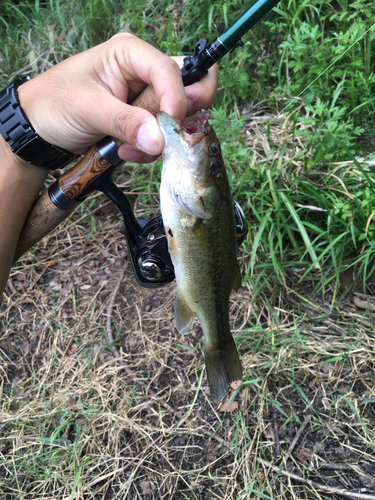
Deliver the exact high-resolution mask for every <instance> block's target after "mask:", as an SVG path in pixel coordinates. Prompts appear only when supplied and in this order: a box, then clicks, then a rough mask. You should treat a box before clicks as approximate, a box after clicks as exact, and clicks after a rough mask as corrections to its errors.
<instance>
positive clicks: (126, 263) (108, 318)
mask: <svg viewBox="0 0 375 500" xmlns="http://www.w3.org/2000/svg"><path fill="white" fill-rule="evenodd" d="M127 268H128V261H127V260H125V264H124V267H123V269H122V272H121V274H120V277H119V279H118V281H117V284H116V286H115V289H114V290H113V293H112V297H111V301H110V303H109V306H108V316H107V336H108V340H109V344H110V345H111V349H112V352H113V354H114V355H115V357H116V358H117V359H118V360H121V356H120V353H119V352H118V350H117V347H116V346H115V345H114V340H113V335H112V325H111V323H112V311H113V306H114V303H115V299H116V295H117V292H118V291H119V289H120V286H121V283H122V282H123V280H124V276H125V271H126V269H127Z"/></svg>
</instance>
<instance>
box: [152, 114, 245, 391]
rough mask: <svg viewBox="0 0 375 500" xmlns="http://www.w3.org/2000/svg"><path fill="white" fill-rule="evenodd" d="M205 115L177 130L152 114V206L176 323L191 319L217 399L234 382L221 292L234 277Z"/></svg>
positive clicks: (223, 180) (229, 229)
mask: <svg viewBox="0 0 375 500" xmlns="http://www.w3.org/2000/svg"><path fill="white" fill-rule="evenodd" d="M208 119H209V113H208V112H207V111H204V110H202V111H200V112H198V113H197V114H195V115H194V116H192V117H189V118H188V119H186V120H185V122H184V124H183V126H182V127H180V126H179V125H178V123H177V122H176V121H175V120H173V118H171V117H170V116H169V115H168V114H166V113H163V112H161V113H159V114H158V116H157V120H158V123H159V125H160V128H161V130H162V132H163V135H164V138H165V147H164V151H163V170H162V181H161V186H160V207H161V213H162V218H163V223H164V227H165V234H166V237H167V240H168V248H169V253H170V255H171V259H172V262H173V265H174V268H175V274H176V282H177V292H176V300H175V309H174V314H175V323H176V328H177V330H178V331H179V332H180V333H182V334H186V333H188V332H189V331H190V330H191V329H192V327H193V323H194V319H195V316H196V315H197V316H198V319H199V321H200V323H201V325H202V329H203V333H204V340H205V361H206V370H207V377H208V382H209V384H210V389H211V394H212V395H213V396H214V398H216V399H221V398H222V397H223V396H225V395H226V393H227V392H228V389H229V387H230V384H231V382H234V381H236V380H241V379H242V369H241V363H240V360H239V357H238V353H237V349H236V346H235V343H234V340H233V338H232V335H231V332H230V326H229V295H230V292H231V290H232V289H237V288H239V287H240V285H241V276H240V270H239V266H238V262H237V256H236V229H235V216H234V209H233V201H232V196H231V192H230V186H229V182H228V178H227V174H226V171H225V167H224V162H223V158H222V155H221V150H220V144H219V141H218V139H217V137H216V135H215V132H214V131H213V129H212V128H211V126H210V125H209V124H208Z"/></svg>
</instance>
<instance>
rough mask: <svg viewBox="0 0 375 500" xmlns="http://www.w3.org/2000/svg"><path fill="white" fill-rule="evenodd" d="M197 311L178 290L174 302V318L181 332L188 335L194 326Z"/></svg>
mask: <svg viewBox="0 0 375 500" xmlns="http://www.w3.org/2000/svg"><path fill="white" fill-rule="evenodd" d="M194 318H195V313H194V312H193V311H192V310H191V309H190V307H189V306H188V304H187V302H186V300H185V298H184V297H183V295H182V294H181V293H180V292H179V291H178V290H177V294H176V301H175V303H174V320H175V323H176V328H177V330H178V331H179V333H182V334H183V335H186V334H187V333H189V332H190V331H191V330H192V328H193V323H194Z"/></svg>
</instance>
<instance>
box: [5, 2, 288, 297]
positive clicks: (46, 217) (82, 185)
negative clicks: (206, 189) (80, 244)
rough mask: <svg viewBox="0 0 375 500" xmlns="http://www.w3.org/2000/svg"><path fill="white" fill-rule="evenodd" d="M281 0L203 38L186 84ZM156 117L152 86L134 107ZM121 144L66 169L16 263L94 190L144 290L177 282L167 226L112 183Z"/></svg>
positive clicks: (240, 227)
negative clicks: (108, 208) (119, 222)
mask: <svg viewBox="0 0 375 500" xmlns="http://www.w3.org/2000/svg"><path fill="white" fill-rule="evenodd" d="M278 1H279V0H258V1H256V2H255V3H254V4H253V5H252V6H251V7H250V8H248V9H247V10H246V11H245V12H244V13H243V14H242V15H241V16H240V17H239V18H238V19H237V20H236V21H235V22H234V23H233V24H231V25H230V26H229V27H228V28H227V29H226V30H225V31H224V32H223V33H222V34H221V35H219V36H217V37H216V38H215V39H214V40H213V42H211V43H208V42H207V41H206V40H199V41H198V42H197V43H196V44H195V48H194V53H193V55H192V56H187V57H185V59H184V65H183V68H182V69H181V75H182V81H183V83H184V86H188V85H191V84H193V83H194V82H197V81H199V79H200V78H201V77H202V76H203V75H205V74H207V73H208V70H209V68H210V67H211V66H213V65H214V64H215V63H216V62H218V61H219V60H220V59H221V58H222V57H224V56H225V55H226V54H228V53H229V52H231V51H232V50H234V49H235V48H236V47H239V46H241V45H242V42H241V38H242V36H243V35H244V34H245V33H246V32H247V31H249V30H250V29H251V28H252V27H253V26H254V25H255V24H256V23H257V22H258V21H259V20H260V19H262V17H264V16H265V14H266V13H267V12H269V11H270V10H271V9H272V8H273V7H275V5H276V4H277V3H278ZM131 104H132V105H133V106H138V107H140V108H143V109H146V110H147V111H149V112H150V113H151V114H153V115H154V116H156V114H157V113H158V112H159V111H160V109H159V105H160V103H159V100H158V98H157V96H156V93H155V91H154V89H153V87H151V86H148V87H147V88H146V89H145V90H144V91H143V92H142V94H140V95H139V96H138V97H137V98H136V99H135V100H134V101H133V102H132V103H131ZM121 144H122V141H120V140H118V139H113V138H112V137H110V136H107V137H104V139H102V140H101V141H99V142H98V143H97V144H95V145H94V146H91V148H90V149H89V150H88V152H87V153H86V154H85V155H84V156H83V157H82V158H81V159H80V161H78V163H77V164H76V165H75V166H74V167H72V168H71V169H69V170H68V171H66V172H65V173H64V174H63V175H62V176H61V177H60V178H59V179H58V180H57V181H56V182H55V183H54V184H53V185H52V186H51V187H50V188H49V189H48V190H46V191H44V192H43V193H42V194H41V195H40V196H39V198H37V200H36V201H35V203H34V205H33V206H32V208H31V210H30V212H29V214H28V217H27V219H26V221H25V224H24V226H23V229H22V231H21V234H20V238H19V241H18V244H17V248H16V252H15V259H14V262H16V261H17V260H18V259H19V258H20V257H21V255H23V254H24V253H25V252H27V251H28V250H29V249H30V248H31V247H32V246H33V245H35V244H36V243H37V242H38V241H40V240H41V239H42V238H44V236H46V235H47V234H48V233H50V232H51V231H52V230H53V229H55V228H56V227H57V226H58V225H59V224H60V223H61V222H63V221H64V220H65V219H66V218H67V217H68V216H69V214H70V213H71V212H72V211H73V210H74V209H75V208H76V207H78V206H79V205H80V204H81V203H82V202H83V201H84V200H85V198H86V197H87V196H88V194H89V193H91V192H92V191H101V192H103V193H104V194H105V195H106V196H107V197H108V198H109V199H111V200H112V201H113V202H114V203H115V204H116V206H117V207H118V209H119V210H120V212H121V214H122V216H123V218H124V226H123V233H124V236H125V238H126V242H127V246H128V251H129V256H130V259H131V263H132V267H133V271H134V275H135V277H136V280H137V282H138V283H139V284H140V285H141V286H146V287H155V286H160V285H163V284H165V283H169V282H171V281H173V279H174V272H173V265H172V263H171V261H170V257H169V252H168V248H167V243H166V238H165V234H164V228H163V224H162V220H161V218H160V217H157V218H155V219H152V220H151V221H137V219H136V218H135V216H134V213H133V211H132V208H131V205H130V203H129V200H128V199H127V197H126V196H125V195H124V193H123V192H122V191H121V189H119V188H118V187H117V186H116V184H115V183H114V181H113V180H112V174H113V172H114V171H115V169H116V167H118V166H119V165H121V164H123V163H124V160H122V159H121V158H119V156H118V154H117V152H118V148H119V146H120V145H121ZM234 207H235V216H236V229H237V235H238V244H239V243H240V242H241V239H243V237H244V232H245V231H246V229H245V228H246V221H245V219H244V215H243V212H242V210H241V208H240V207H239V205H238V204H237V203H236V202H234Z"/></svg>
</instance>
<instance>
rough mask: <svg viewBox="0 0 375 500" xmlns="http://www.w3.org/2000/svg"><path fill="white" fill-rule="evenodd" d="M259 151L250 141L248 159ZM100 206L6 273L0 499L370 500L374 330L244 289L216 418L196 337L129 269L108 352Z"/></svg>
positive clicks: (108, 276)
mask: <svg viewBox="0 0 375 500" xmlns="http://www.w3.org/2000/svg"><path fill="white" fill-rule="evenodd" d="M252 122H254V120H252ZM281 125H282V122H280V121H279V122H275V124H274V129H275V130H274V132H275V137H278V138H279V139H280V140H279V139H277V140H278V141H279V142H280V144H282V142H283V140H286V139H287V140H289V139H288V137H290V136H288V133H289V132H288V129H287V128H286V129H282V128H281ZM251 127H252V129H253V128H254V127H255V125H254V123H251ZM283 134H284V136H283ZM247 136H248V140H249V142H250V143H251V141H250V139H249V137H251V136H252V133H249V134H247ZM266 140H267V137H266V136H265V135H264V136H262V135H261V133H260V132H259V134H257V135H256V141H257V142H256V143H255V140H254V141H253V143H252V145H253V151H254V152H255V153H256V154H257V155H258V158H257V159H256V162H261V161H262V160H263V159H265V158H266V157H267V154H266V153H264V151H266V149H267V144H266V142H265V141H266ZM275 141H276V139H275ZM258 150H259V151H263V153H260V152H259V154H258V153H257V151H258ZM260 156H262V158H261V157H260ZM274 161H276V158H275V159H274ZM257 164H258V163H257ZM259 167H261V163H260V164H259ZM124 179H125V180H124ZM131 183H132V179H131V176H125V177H124V178H123V180H122V186H123V187H124V188H125V189H128V188H130V187H131ZM101 203H102V204H103V205H104V204H105V203H106V202H105V200H104V199H102V198H100V197H99V198H98V199H97V200H96V201H95V202H94V205H93V206H92V207H91V208H85V209H84V213H80V212H76V214H75V215H74V216H73V217H72V218H71V219H70V220H69V221H67V222H66V223H65V225H64V227H60V228H59V229H58V230H57V231H56V232H55V233H54V234H53V235H51V236H50V237H49V238H47V239H45V241H43V242H41V243H40V244H39V246H38V247H37V248H36V249H35V251H34V253H33V254H29V255H28V256H26V257H24V258H23V259H22V260H21V261H20V262H19V263H18V264H17V266H15V267H14V268H13V271H12V274H11V277H10V280H9V284H8V287H7V290H6V293H5V296H4V299H5V300H4V304H3V307H2V310H1V315H0V321H1V322H2V328H1V332H0V391H1V407H0V493H1V495H2V498H6V499H9V500H10V499H20V498H22V499H25V500H26V499H27V500H29V499H30V500H34V499H35V500H36V499H44V500H47V499H51V500H52V499H53V500H63V499H64V500H65V499H66V500H68V499H71V498H72V499H84V500H87V499H95V500H99V499H103V500H104V499H105V500H110V499H129V500H132V499H141V498H142V499H177V500H179V499H181V500H182V499H202V500H208V499H210V500H212V499H223V498H226V499H230V500H232V499H233V500H235V499H238V500H240V499H258V498H271V499H275V500H276V499H277V500H279V499H281V500H289V499H323V498H324V499H333V498H341V497H342V495H339V496H337V495H336V494H335V493H333V492H334V491H337V490H340V489H341V490H345V491H351V492H352V496H351V497H350V498H361V497H360V496H358V495H359V494H360V495H365V496H363V497H362V498H366V495H367V498H369V499H370V498H375V496H374V495H375V494H374V491H375V434H374V428H375V425H374V424H375V390H374V387H375V376H374V369H375V362H374V359H375V358H374V348H375V335H374V328H373V322H372V318H371V317H370V316H368V315H367V316H366V315H364V314H363V311H362V312H361V311H360V310H358V309H357V308H355V306H353V305H352V304H351V303H346V305H345V307H344V306H343V307H342V309H341V310H340V311H339V312H338V311H337V310H336V311H335V312H334V313H333V312H332V311H331V310H330V308H329V304H328V305H327V304H326V303H324V301H321V302H318V300H317V299H316V300H315V302H314V304H315V307H316V309H315V310H313V311H312V312H311V309H309V308H308V307H307V306H306V303H304V302H303V301H301V300H300V299H299V298H297V296H295V295H294V294H289V295H288V294H286V293H285V290H279V291H278V290H275V293H274V295H273V296H270V295H268V296H266V295H264V296H263V295H261V294H259V295H258V296H254V295H253V294H252V290H253V281H252V280H249V281H248V282H247V283H246V285H245V286H243V287H242V289H241V290H240V291H239V292H238V293H236V294H233V295H232V296H231V302H230V314H231V321H232V327H233V332H234V336H235V339H236V342H237V344H238V347H239V351H240V353H241V357H242V362H243V367H244V374H245V376H244V381H243V384H242V385H241V386H240V387H238V388H237V389H235V390H234V394H233V397H232V400H233V401H234V403H236V404H233V402H229V401H228V404H229V405H231V406H229V409H230V410H232V411H231V412H228V411H223V409H224V408H223V407H221V408H220V407H218V406H217V405H215V404H213V402H212V400H211V398H210V395H209V388H208V386H207V381H206V377H205V374H204V373H203V372H202V370H203V366H204V362H203V355H202V345H203V344H202V333H201V330H200V328H199V326H197V328H196V331H195V332H194V333H191V334H190V335H187V336H185V337H181V336H180V335H179V334H178V333H177V332H176V331H175V329H174V325H173V290H174V285H173V284H172V285H170V286H168V287H166V288H162V289H158V290H150V289H141V288H139V287H138V286H137V284H136V282H135V280H134V278H133V277H132V274H131V270H130V266H128V268H127V270H126V272H125V278H124V280H123V281H122V283H121V284H120V288H119V292H118V293H117V295H116V299H115V301H114V305H113V310H112V312H111V322H110V323H111V334H112V336H113V339H114V344H115V346H116V348H117V350H118V353H119V358H117V357H116V356H115V353H114V351H113V349H112V346H111V343H110V342H109V341H108V331H107V315H108V309H109V305H110V303H111V298H112V294H113V290H114V289H115V287H116V285H117V283H118V278H119V276H120V275H121V272H122V270H123V268H124V265H126V261H127V255H126V248H125V242H124V239H123V236H122V235H121V234H120V233H119V227H120V225H121V222H120V220H119V217H118V214H117V211H116V209H115V208H114V207H113V206H112V205H110V204H109V205H106V206H104V207H100V204H101ZM156 203H157V200H156ZM86 206H87V207H88V204H86ZM135 209H136V214H137V216H140V214H143V213H144V211H145V209H144V207H142V206H140V205H139V203H138V202H136V204H135ZM153 209H154V210H155V209H156V205H155V207H151V210H153ZM93 211H95V212H93ZM94 223H95V230H93V231H92V228H93V224H94ZM241 259H242V263H243V265H244V267H245V268H246V267H247V266H248V261H247V260H246V258H245V257H244V256H242V257H241ZM255 278H256V277H254V279H255ZM298 292H299V296H301V293H302V292H303V290H300V289H299V290H298ZM299 430H300V431H301V432H300V434H299V435H298V431H299ZM296 437H297V438H298V440H297V441H296V442H294V440H295V438H296ZM267 464H268V465H267ZM271 465H273V466H274V467H276V468H277V470H278V469H283V471H284V474H285V473H286V475H284V476H282V475H281V473H278V472H277V471H276V470H275V469H272V468H271ZM288 474H289V475H288ZM291 474H294V476H298V477H300V478H302V479H304V478H305V479H306V478H308V479H310V480H313V481H315V483H311V484H307V485H306V484H304V485H303V484H302V480H301V481H300V482H299V481H298V480H296V479H295V477H294V478H293V477H292V475H291ZM316 483H318V484H320V485H324V486H325V487H328V489H330V488H331V493H329V492H328V493H327V492H321V491H319V489H318V488H317V487H316ZM314 484H315V485H314ZM355 494H357V496H356V495H355Z"/></svg>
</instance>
